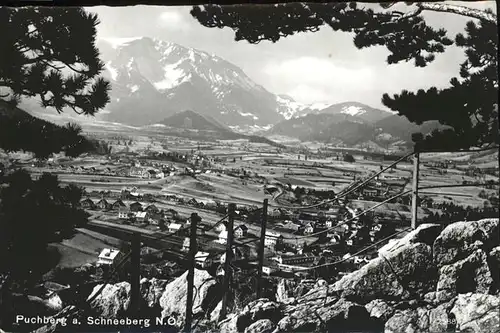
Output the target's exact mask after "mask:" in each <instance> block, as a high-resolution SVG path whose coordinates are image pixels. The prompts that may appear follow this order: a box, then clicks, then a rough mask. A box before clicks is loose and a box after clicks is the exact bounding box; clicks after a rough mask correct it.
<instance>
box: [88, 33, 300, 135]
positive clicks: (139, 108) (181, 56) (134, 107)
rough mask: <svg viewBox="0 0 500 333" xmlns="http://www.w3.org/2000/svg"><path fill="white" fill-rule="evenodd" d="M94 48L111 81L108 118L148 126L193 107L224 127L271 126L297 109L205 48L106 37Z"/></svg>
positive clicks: (142, 39) (154, 40) (294, 112)
mask: <svg viewBox="0 0 500 333" xmlns="http://www.w3.org/2000/svg"><path fill="white" fill-rule="evenodd" d="M98 46H99V49H100V51H101V58H102V60H103V61H104V62H105V64H106V73H105V74H104V75H105V76H107V78H109V79H110V80H111V83H112V92H111V103H110V104H109V105H108V107H107V110H108V111H109V113H108V114H107V115H106V117H107V119H108V120H112V121H117V122H122V123H126V124H131V125H146V124H152V123H158V122H161V121H162V120H163V119H165V118H167V117H168V116H170V115H172V114H174V113H176V112H180V111H184V110H193V111H195V112H197V113H200V114H203V115H208V116H210V117H213V118H214V119H217V120H218V121H220V122H222V123H224V124H225V125H228V126H239V127H245V126H269V125H270V124H275V123H277V122H279V121H282V120H284V119H289V118H290V117H292V116H294V115H296V114H298V113H299V109H301V106H299V105H298V103H295V102H293V100H292V101H285V100H284V99H283V100H282V98H281V97H278V96H276V95H274V94H272V93H270V92H269V91H267V90H266V89H265V88H263V87H262V86H260V85H258V84H256V83H255V82H253V81H252V80H251V79H250V78H249V77H248V76H247V75H246V74H245V73H244V72H243V70H241V69H240V68H238V67H237V66H235V65H233V64H231V63H229V62H228V61H226V60H224V59H222V58H220V57H218V56H216V55H213V54H209V53H207V52H204V51H200V50H196V49H192V48H187V47H184V46H181V45H178V44H175V43H171V42H166V41H161V40H157V39H152V38H148V37H138V38H127V39H123V38H121V39H105V40H101V41H100V42H99V43H98ZM287 103H288V104H287ZM294 103H295V104H297V105H295V104H294Z"/></svg>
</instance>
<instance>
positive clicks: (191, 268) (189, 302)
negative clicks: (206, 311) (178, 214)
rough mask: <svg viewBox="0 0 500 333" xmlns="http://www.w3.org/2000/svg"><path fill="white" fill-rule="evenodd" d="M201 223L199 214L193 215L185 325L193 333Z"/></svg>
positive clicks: (185, 330)
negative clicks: (198, 239)
mask: <svg viewBox="0 0 500 333" xmlns="http://www.w3.org/2000/svg"><path fill="white" fill-rule="evenodd" d="M200 221H201V218H200V217H199V216H198V214H197V213H192V214H191V229H190V234H189V255H188V261H189V262H188V265H189V271H188V275H187V298H186V322H185V324H184V332H191V323H192V321H193V293H194V290H193V289H194V268H195V265H196V261H195V257H196V252H198V246H197V244H196V228H197V225H198V222H200Z"/></svg>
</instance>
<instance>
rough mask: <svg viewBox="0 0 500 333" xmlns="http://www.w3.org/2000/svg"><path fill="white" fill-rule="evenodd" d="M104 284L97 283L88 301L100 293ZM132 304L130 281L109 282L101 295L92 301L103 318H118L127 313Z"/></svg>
mask: <svg viewBox="0 0 500 333" xmlns="http://www.w3.org/2000/svg"><path fill="white" fill-rule="evenodd" d="M102 287H103V286H102V285H97V286H95V287H94V290H93V291H92V293H91V294H90V295H89V297H88V299H87V300H88V301H90V299H91V298H93V297H94V295H95V294H96V293H98V292H99V291H100V290H101V288H102ZM129 305H130V283H128V282H120V283H117V284H107V285H105V286H104V287H103V289H102V291H101V293H100V294H99V296H97V297H96V298H95V300H94V301H93V302H92V307H93V309H94V310H95V311H97V313H98V314H99V316H101V317H102V318H117V317H120V316H122V315H124V314H125V312H126V311H127V310H128V307H129Z"/></svg>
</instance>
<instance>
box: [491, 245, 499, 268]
mask: <svg viewBox="0 0 500 333" xmlns="http://www.w3.org/2000/svg"><path fill="white" fill-rule="evenodd" d="M489 256H490V257H491V259H493V260H494V261H496V262H497V263H498V264H500V246H497V247H495V248H493V250H491V252H490V254H489Z"/></svg>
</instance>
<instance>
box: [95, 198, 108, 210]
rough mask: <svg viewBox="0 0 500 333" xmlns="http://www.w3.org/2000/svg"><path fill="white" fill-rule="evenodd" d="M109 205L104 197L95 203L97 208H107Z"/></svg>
mask: <svg viewBox="0 0 500 333" xmlns="http://www.w3.org/2000/svg"><path fill="white" fill-rule="evenodd" d="M109 207H110V204H109V203H108V202H107V201H106V199H101V200H99V202H98V203H97V208H99V209H108V208H109Z"/></svg>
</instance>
